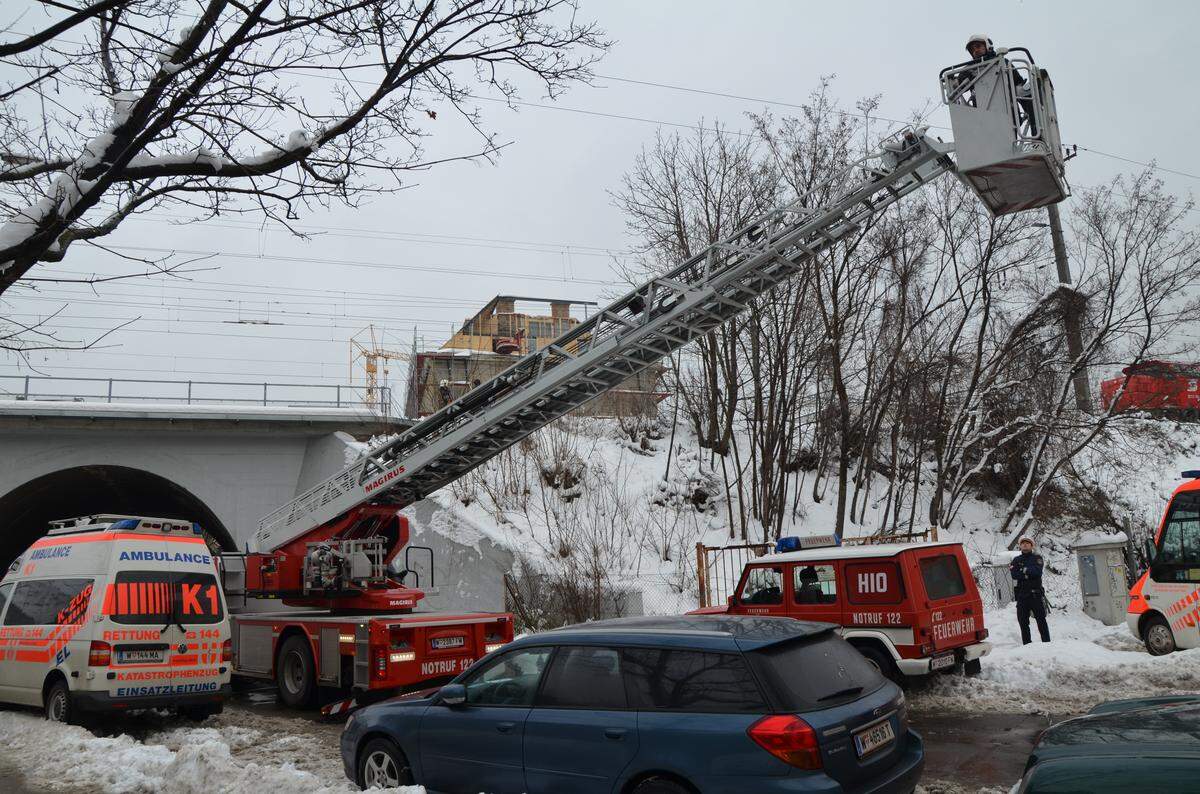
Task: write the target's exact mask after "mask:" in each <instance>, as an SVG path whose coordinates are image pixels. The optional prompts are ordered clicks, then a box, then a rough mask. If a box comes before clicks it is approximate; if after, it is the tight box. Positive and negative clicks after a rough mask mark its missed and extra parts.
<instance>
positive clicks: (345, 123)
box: [0, 0, 609, 294]
mask: <svg viewBox="0 0 1200 794" xmlns="http://www.w3.org/2000/svg"><path fill="white" fill-rule="evenodd" d="M190 9H191V7H190V6H189V7H186V8H185V7H181V6H179V4H177V3H175V2H173V1H172V0H104V1H103V2H100V1H99V0H96V2H92V3H89V4H88V5H86V6H84V7H83V8H81V9H80V10H79V11H78V12H76V13H73V14H71V15H70V16H68V17H66V18H64V19H62V20H60V21H58V22H55V23H52V24H51V25H50V26H49V27H47V28H46V29H45V30H44V31H42V33H40V34H38V35H37V36H35V37H32V38H26V39H23V40H22V41H21V42H13V43H10V46H12V47H25V48H27V49H19V50H14V52H24V53H26V55H25V56H23V57H26V58H27V61H28V62H27V71H28V72H29V75H26V77H25V78H23V79H16V80H13V81H12V82H11V83H10V84H9V86H8V93H7V94H6V93H4V90H5V86H3V85H0V192H4V193H5V195H4V198H3V206H4V207H6V208H7V209H6V210H5V211H0V294H2V293H3V292H4V291H5V290H6V289H8V288H9V287H10V286H11V285H12V284H13V283H15V282H16V281H17V280H18V279H20V278H21V277H22V276H23V275H24V274H25V273H27V272H28V271H29V270H30V269H31V268H32V267H34V266H35V265H36V264H37V263H38V262H47V261H58V260H61V259H62V258H63V257H64V256H66V254H67V251H68V249H69V248H70V246H71V244H72V242H74V241H76V240H80V239H94V238H95V237H96V236H99V235H102V234H107V233H111V232H112V231H114V230H115V229H116V228H118V227H119V225H120V223H121V222H122V221H123V220H124V219H125V218H127V217H129V216H130V215H131V214H135V213H141V212H152V211H153V210H154V209H155V207H157V206H159V205H161V204H162V203H163V202H174V203H175V204H176V206H185V207H187V208H189V209H191V210H192V211H195V212H196V213H197V214H198V215H199V216H200V217H207V216H210V215H214V214H217V213H219V212H230V211H232V212H245V211H254V212H260V213H263V214H265V215H266V217H267V218H270V219H274V220H276V221H279V222H280V223H283V224H284V225H285V226H286V225H287V224H288V222H289V221H290V220H292V219H294V218H296V217H298V213H299V212H301V211H303V209H304V208H306V207H311V206H314V205H315V206H325V205H327V204H328V203H329V202H331V201H336V202H342V203H345V204H348V205H351V206H353V205H356V204H357V203H358V202H359V201H361V200H362V199H363V198H364V197H366V196H370V195H377V194H382V193H388V192H392V191H395V190H399V189H402V188H404V187H407V184H406V180H405V178H404V174H405V173H406V172H407V171H410V170H419V169H425V168H429V167H431V166H432V165H435V164H437V163H445V162H452V161H455V160H459V159H476V158H484V159H488V158H492V157H494V156H495V155H496V153H497V152H498V151H499V148H500V147H499V146H498V145H497V144H496V142H495V140H494V133H492V132H490V131H489V130H488V129H487V128H486V126H485V124H484V120H483V118H482V116H481V114H480V111H479V109H478V108H477V107H475V106H474V104H473V101H474V99H473V98H474V97H475V96H478V95H483V94H487V93H491V94H492V95H493V96H494V97H496V98H501V99H505V100H511V99H512V98H514V97H515V96H516V95H517V94H518V92H519V90H522V89H526V88H528V87H529V86H533V87H535V88H537V89H540V90H542V91H544V92H545V93H547V94H549V95H551V96H554V95H557V94H558V93H560V92H561V91H562V90H563V89H565V88H566V87H568V86H569V85H571V84H574V83H578V82H581V81H586V80H588V79H590V77H591V67H592V65H593V64H594V63H595V62H596V60H597V59H598V58H599V57H600V56H601V55H602V54H603V53H604V52H605V50H606V49H607V48H608V46H609V42H608V41H607V40H605V38H604V37H603V34H602V32H601V31H600V30H599V29H598V28H597V27H596V26H595V24H593V23H590V22H586V21H583V20H582V18H581V17H580V16H579V14H578V7H577V3H576V2H575V0H462V1H461V2H456V3H453V4H446V3H439V2H436V0H423V1H422V2H417V3H413V2H411V0H349V1H348V2H345V3H329V2H327V0H296V2H291V3H288V4H286V5H280V4H278V3H276V2H274V0H254V1H253V2H248V3H229V2H226V1H225V0H207V2H203V3H201V4H200V5H199V17H198V18H196V17H195V16H192V15H191V14H192V12H191V10H190ZM14 21H15V20H14ZM81 22H87V23H88V24H89V25H94V26H95V29H96V31H97V35H96V36H94V37H80V36H78V35H77V34H75V33H74V32H73V33H72V35H69V36H65V35H62V34H63V33H65V32H66V31H68V30H71V29H72V28H74V27H75V26H77V25H79V24H80V23H81ZM3 23H4V20H3V19H0V25H3ZM10 27H11V25H10ZM80 39H84V40H85V41H84V42H83V43H80V42H79V40H80ZM50 75H52V77H51V76H50ZM64 89H66V90H64ZM64 97H71V98H72V99H64ZM30 108H38V109H43V108H44V115H43V116H42V117H40V118H39V117H36V116H37V114H36V113H35V114H30V113H29V112H28V110H29V109H30ZM439 110H440V111H442V115H441V116H440V119H441V120H440V121H439ZM446 111H450V112H446ZM452 124H459V125H465V129H467V130H468V131H469V132H471V133H472V134H475V135H477V136H478V137H479V144H478V145H474V146H471V147H470V148H469V150H468V151H466V152H462V151H454V149H453V148H452V145H451V144H449V143H446V144H443V143H442V138H443V137H444V136H440V135H439V134H438V133H440V132H442V131H443V130H445V131H447V132H449V129H447V128H448V127H449V126H450V125H452ZM429 147H436V151H435V152H433V153H432V155H433V156H427V154H426V149H427V148H429ZM184 194H186V196H187V198H186V200H184V199H182V196H183V195H184Z"/></svg>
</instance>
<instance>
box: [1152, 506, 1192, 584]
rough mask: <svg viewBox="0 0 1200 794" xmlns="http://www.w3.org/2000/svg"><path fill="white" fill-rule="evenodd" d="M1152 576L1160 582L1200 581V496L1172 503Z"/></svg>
mask: <svg viewBox="0 0 1200 794" xmlns="http://www.w3.org/2000/svg"><path fill="white" fill-rule="evenodd" d="M1151 575H1152V576H1153V577H1154V580H1155V581H1159V582H1190V581H1200V494H1191V493H1182V494H1179V495H1178V496H1176V497H1175V500H1174V501H1173V502H1172V503H1171V511H1170V513H1169V514H1168V515H1167V520H1166V523H1165V524H1164V525H1163V534H1162V542H1161V543H1160V544H1159V548H1158V555H1157V557H1155V559H1154V566H1153V568H1152V571H1151Z"/></svg>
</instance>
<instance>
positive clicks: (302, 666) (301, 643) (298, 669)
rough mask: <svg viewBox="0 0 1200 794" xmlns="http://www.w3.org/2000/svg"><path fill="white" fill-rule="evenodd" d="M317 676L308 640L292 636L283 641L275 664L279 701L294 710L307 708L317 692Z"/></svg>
mask: <svg viewBox="0 0 1200 794" xmlns="http://www.w3.org/2000/svg"><path fill="white" fill-rule="evenodd" d="M316 682H317V676H316V669H315V665H314V664H313V656H312V649H311V648H310V647H309V645H308V639H307V638H305V637H301V636H299V635H293V636H291V637H288V638H287V639H286V640H284V641H283V645H282V646H280V648H279V658H278V659H277V660H276V662H275V683H276V685H277V686H278V688H279V699H280V700H282V701H283V702H284V704H285V705H288V706H291V707H292V708H294V709H298V708H303V707H305V706H308V705H310V704H311V703H312V701H313V696H314V695H316V690H317V685H316Z"/></svg>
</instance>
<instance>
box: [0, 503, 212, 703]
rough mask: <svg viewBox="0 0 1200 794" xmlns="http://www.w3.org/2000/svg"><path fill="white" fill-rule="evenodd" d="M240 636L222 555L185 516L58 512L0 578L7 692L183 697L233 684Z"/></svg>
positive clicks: (202, 696)
mask: <svg viewBox="0 0 1200 794" xmlns="http://www.w3.org/2000/svg"><path fill="white" fill-rule="evenodd" d="M232 650H233V648H232V643H231V640H230V633H229V617H228V610H227V609H226V607H225V594H224V592H223V591H222V589H221V586H220V584H219V583H218V581H217V576H216V562H215V560H214V559H213V555H212V554H211V553H210V552H209V549H208V545H207V544H206V543H205V541H204V538H203V537H201V535H200V528H199V526H198V525H194V524H191V523H188V522H185V521H178V520H173V519H162V518H139V517H135V516H116V515H97V516H87V517H84V518H75V519H69V520H66V521H56V522H54V523H52V524H51V525H50V531H49V532H48V533H47V534H46V536H45V537H43V538H41V539H40V540H38V541H37V542H36V543H34V544H33V545H32V546H31V547H30V548H29V549H28V550H27V551H26V552H25V553H24V554H22V555H21V556H20V557H19V558H17V560H15V561H14V562H13V564H12V566H11V567H10V568H9V572H8V575H7V576H5V577H4V579H3V580H0V701H5V702H8V703H19V704H24V705H28V706H41V707H43V708H44V709H45V711H46V718H47V719H51V720H56V721H61V722H73V721H76V719H77V718H78V717H79V716H80V714H81V713H83V712H94V711H113V710H126V709H141V708H174V709H176V710H178V711H179V713H181V714H183V715H185V716H188V717H192V718H194V719H203V718H205V717H207V716H209V715H210V714H216V713H219V712H220V711H221V706H222V703H223V701H224V699H225V698H226V697H227V696H228V695H229V690H230V685H229V677H230V668H231V666H232V665H231V662H230V660H231V656H232Z"/></svg>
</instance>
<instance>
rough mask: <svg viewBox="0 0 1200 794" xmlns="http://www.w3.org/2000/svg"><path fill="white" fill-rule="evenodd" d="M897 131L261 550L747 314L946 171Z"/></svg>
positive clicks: (296, 508) (646, 290)
mask: <svg viewBox="0 0 1200 794" xmlns="http://www.w3.org/2000/svg"><path fill="white" fill-rule="evenodd" d="M950 148H951V147H950V146H949V145H947V144H944V143H941V142H940V141H937V140H936V139H932V138H930V137H928V136H926V135H925V134H924V131H923V130H907V129H906V130H904V131H902V132H900V133H898V134H896V135H895V136H893V137H892V138H889V139H888V140H887V141H885V143H884V145H883V147H882V148H881V149H880V150H879V151H878V152H876V153H874V154H872V155H870V156H868V157H865V158H863V159H862V160H860V161H858V162H856V163H854V164H852V165H851V166H849V167H848V168H846V169H845V170H843V171H842V172H840V173H839V174H837V175H835V176H834V177H832V178H830V179H829V180H827V181H826V182H824V183H822V184H821V185H818V186H817V187H816V188H815V189H813V190H812V191H810V192H809V193H807V194H805V195H804V196H801V197H800V198H799V199H797V200H796V201H794V202H792V203H791V204H788V205H786V206H784V207H782V208H779V209H776V210H773V211H771V212H769V213H767V214H766V215H763V216H762V217H760V218H758V219H756V220H755V221H753V222H752V223H750V224H748V225H747V226H745V227H743V228H742V229H741V230H739V231H738V232H737V233H735V234H733V235H732V236H730V237H729V238H728V239H725V240H722V241H721V242H718V243H715V244H714V245H711V246H709V247H708V248H707V249H706V250H704V251H703V252H701V253H700V254H698V255H696V256H694V257H692V258H691V259H689V260H688V261H686V262H684V263H683V264H681V265H679V266H678V267H676V268H675V269H673V270H671V271H670V272H668V273H665V274H663V275H661V276H657V277H655V278H652V279H650V280H649V281H647V282H646V283H644V284H642V285H641V286H639V287H638V288H636V289H634V290H632V291H631V292H629V293H628V294H626V295H624V296H623V297H621V298H618V299H617V300H615V301H613V302H612V303H611V304H609V305H608V306H607V307H605V308H604V309H603V310H602V311H600V312H599V313H598V314H596V315H595V316H593V317H592V318H590V319H589V320H587V321H585V322H582V323H580V324H579V325H577V326H575V327H574V328H572V329H571V330H570V331H569V332H567V333H566V334H564V335H562V336H561V337H559V338H558V339H556V340H555V341H554V342H553V343H552V344H550V345H548V346H546V347H544V348H542V349H541V350H538V351H537V352H534V353H530V354H529V355H527V356H525V357H523V358H522V359H520V360H519V361H518V362H517V363H516V364H514V365H513V366H512V367H509V368H508V369H507V370H505V371H504V372H502V373H500V374H499V375H497V376H496V377H495V378H493V379H492V380H490V381H489V382H487V383H485V384H483V385H481V386H479V387H477V388H476V389H474V390H473V391H471V392H469V393H467V394H466V395H464V396H463V397H461V398H460V399H458V400H457V401H455V402H454V403H451V404H450V405H448V406H446V407H445V408H443V409H442V410H440V411H438V412H437V413H436V414H433V415H432V416H430V417H428V418H426V419H425V420H423V421H421V422H419V423H418V424H416V425H414V426H413V427H411V428H410V429H408V430H407V431H405V432H403V433H401V434H400V435H399V436H397V437H396V438H394V439H392V440H390V441H388V442H387V443H385V444H382V445H380V446H378V447H375V448H373V449H371V450H369V451H368V452H367V453H366V454H365V455H364V456H363V457H362V458H361V459H360V460H358V461H356V462H355V463H354V464H352V465H351V466H349V467H347V468H346V469H345V470H343V471H342V472H340V473H338V474H337V475H335V476H333V477H331V478H330V479H328V480H326V481H325V482H323V483H321V484H320V485H317V486H315V487H314V488H312V489H310V490H309V491H307V492H305V493H303V494H301V495H300V496H298V497H297V498H296V499H295V500H293V501H292V502H290V503H289V504H287V505H284V506H283V507H281V508H280V509H279V510H276V511H275V512H273V513H271V514H270V515H268V516H266V517H265V518H263V519H262V521H261V522H260V523H259V528H258V532H257V533H256V535H255V540H256V542H257V544H258V548H259V550H260V551H264V552H269V551H273V550H275V549H278V548H279V547H280V546H282V545H284V544H286V543H289V542H291V541H293V540H295V539H297V538H299V537H301V536H302V535H304V534H305V533H308V532H310V531H312V530H313V529H315V528H317V527H320V526H322V525H324V524H326V523H327V522H329V521H332V520H333V519H335V518H337V517H338V516H340V515H342V514H344V513H345V512H346V511H348V510H351V509H353V508H355V507H357V506H359V505H362V504H366V503H384V504H393V505H396V506H398V507H403V506H405V505H408V504H411V503H413V502H415V501H417V500H419V499H421V498H423V497H424V496H425V495H427V494H429V493H432V492H433V491H436V490H437V489H439V488H441V487H442V486H444V485H446V484H448V483H450V482H452V481H454V480H456V479H457V478H459V477H461V476H462V475H463V474H465V473H467V472H468V471H470V470H471V469H473V468H475V467H476V466H478V465H480V464H481V463H483V462H485V461H487V460H488V459H489V458H491V457H492V456H494V455H496V454H497V453H499V452H501V451H503V450H504V449H506V448H508V447H509V446H511V445H512V444H515V443H516V442H517V441H520V440H521V439H522V438H524V437H526V436H528V435H529V434H530V433H533V432H534V431H535V430H538V429H539V428H541V427H544V426H545V425H547V424H548V423H550V422H552V421H553V420H555V419H557V418H558V417H560V416H562V415H563V414H565V413H567V412H568V411H571V410H572V409H574V408H578V407H579V406H581V405H583V404H584V403H586V402H587V401H589V400H591V399H593V398H595V397H597V396H599V395H601V394H603V393H604V392H606V391H608V390H609V389H612V388H614V387H615V386H617V385H618V384H620V383H621V382H622V381H624V380H625V379H626V378H628V377H630V376H631V375H634V374H636V373H637V372H640V371H641V370H642V369H644V368H646V367H648V366H650V365H651V364H653V363H655V362H657V361H659V360H661V359H662V358H663V357H665V356H668V355H670V354H671V353H672V352H674V351H675V350H678V349H679V348H681V347H683V346H684V345H686V344H687V343H688V342H690V341H692V340H693V339H695V338H697V337H699V336H703V335H704V334H706V333H708V332H709V331H711V330H712V329H714V328H716V327H717V326H720V325H722V324H723V323H725V322H727V321H728V320H729V319H731V318H732V317H734V316H735V315H737V314H740V313H741V312H742V311H744V310H745V309H746V308H747V306H748V305H749V303H750V302H751V301H752V300H753V299H754V298H756V297H758V296H759V295H762V294H763V293H765V292H767V291H768V290H770V289H771V288H772V287H774V286H775V285H777V284H779V283H780V282H782V281H785V280H786V279H788V278H789V277H791V276H792V275H794V274H796V273H798V272H800V271H801V270H802V269H803V268H804V266H805V263H806V262H808V261H809V260H810V259H812V258H813V257H815V256H816V255H817V254H819V253H820V252H822V251H824V250H825V249H827V248H829V247H830V246H832V245H833V244H834V243H836V242H837V241H838V240H840V239H842V238H844V237H846V236H847V235H851V234H854V233H856V232H859V231H861V230H863V229H865V228H867V227H868V226H869V225H870V224H871V223H872V221H873V220H874V219H875V218H876V216H878V215H879V214H880V213H881V212H883V211H884V210H885V209H887V208H888V207H889V206H891V205H892V204H894V203H895V202H897V201H898V200H899V199H901V198H902V197H904V196H905V195H907V194H909V193H911V192H913V191H914V190H917V189H918V188H920V187H923V186H924V185H926V184H928V183H929V182H931V181H932V180H934V179H936V178H937V177H939V176H941V175H942V174H944V173H946V172H947V171H951V170H953V169H954V164H953V162H952V161H951V160H950V158H949V157H948V156H947V155H946V153H947V152H948V151H949V150H950Z"/></svg>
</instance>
